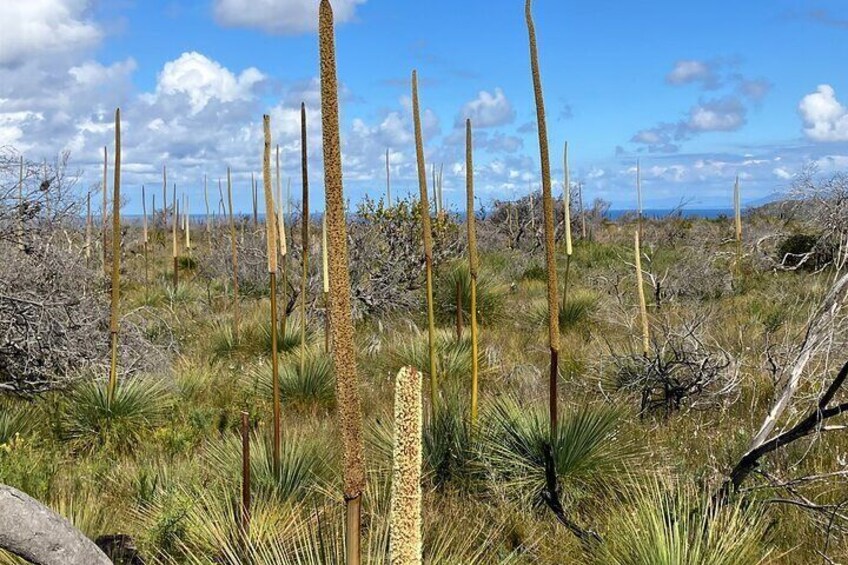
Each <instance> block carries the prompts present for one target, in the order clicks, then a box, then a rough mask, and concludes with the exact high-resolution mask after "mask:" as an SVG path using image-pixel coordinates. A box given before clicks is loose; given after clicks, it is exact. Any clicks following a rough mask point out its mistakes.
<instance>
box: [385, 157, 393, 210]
mask: <svg viewBox="0 0 848 565" xmlns="http://www.w3.org/2000/svg"><path fill="white" fill-rule="evenodd" d="M386 205H387V206H391V205H392V181H391V173H390V171H389V150H388V149H386Z"/></svg>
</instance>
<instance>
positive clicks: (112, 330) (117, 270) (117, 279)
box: [108, 108, 121, 402]
mask: <svg viewBox="0 0 848 565" xmlns="http://www.w3.org/2000/svg"><path fill="white" fill-rule="evenodd" d="M113 190H114V194H113V195H112V300H111V304H110V309H109V338H110V342H111V358H110V362H109V393H108V400H109V401H110V402H111V400H112V398H113V397H114V395H115V387H116V386H117V384H118V318H119V316H120V311H119V307H120V300H121V109H120V108H118V109H116V110H115V182H114V186H113Z"/></svg>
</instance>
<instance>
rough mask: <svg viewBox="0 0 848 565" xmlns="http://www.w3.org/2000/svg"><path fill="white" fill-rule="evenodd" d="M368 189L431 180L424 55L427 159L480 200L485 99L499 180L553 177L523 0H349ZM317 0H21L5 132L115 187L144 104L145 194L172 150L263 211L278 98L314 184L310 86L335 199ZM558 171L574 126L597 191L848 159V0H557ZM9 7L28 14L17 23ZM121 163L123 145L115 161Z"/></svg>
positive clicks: (316, 147)
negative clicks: (415, 94)
mask: <svg viewBox="0 0 848 565" xmlns="http://www.w3.org/2000/svg"><path fill="white" fill-rule="evenodd" d="M332 4H333V8H334V11H335V16H336V48H337V54H338V75H339V80H340V81H341V121H342V128H343V131H342V152H343V168H344V180H345V191H346V196H347V197H348V198H349V199H350V200H351V201H353V202H356V201H357V200H359V199H361V198H362V197H364V196H365V195H369V196H371V197H378V196H381V195H382V194H383V193H384V191H385V153H386V150H387V149H388V150H389V154H390V169H391V176H392V192H393V194H394V195H406V194H416V193H417V191H418V185H417V177H416V163H415V151H414V142H413V137H412V116H411V104H410V75H411V72H412V70H413V69H417V71H418V74H419V78H420V99H421V106H422V111H423V117H422V119H423V124H424V136H425V144H426V160H427V162H428V164H433V163H435V164H437V165H438V166H443V167H444V193H445V197H446V199H447V201H448V205H449V206H451V207H452V208H454V209H456V210H460V209H462V208H463V206H464V204H463V202H464V190H465V170H464V167H465V165H464V143H465V140H464V132H463V130H462V128H463V124H464V120H465V119H466V118H471V119H472V121H473V124H474V134H475V171H474V172H475V180H476V190H477V195H478V198H479V201H480V203H481V204H487V203H490V202H491V201H493V200H496V199H513V198H517V197H520V196H522V195H524V194H526V193H527V192H528V191H530V190H538V189H539V186H540V167H539V144H538V137H537V133H536V127H535V106H534V101H533V93H532V82H531V75H530V64H529V55H528V46H527V28H526V25H525V21H524V13H523V9H524V6H523V4H524V2H523V0H450V1H448V0H427V1H407V0H335V1H333V2H332ZM317 6H318V0H98V1H95V0H0V21H2V22H6V23H5V24H4V30H3V34H2V35H0V147H5V148H7V150H8V149H9V148H14V150H16V151H20V152H23V153H24V154H25V155H26V156H27V157H29V158H31V159H34V160H40V159H42V158H54V157H55V156H56V155H57V154H59V153H60V152H62V151H69V152H70V155H71V162H72V165H73V168H74V169H76V170H79V172H80V173H81V175H82V176H81V179H80V187H81V190H88V189H96V188H97V186H98V183H99V179H100V178H101V175H102V169H101V167H102V164H101V163H102V152H103V146H104V145H105V146H108V147H109V154H110V155H112V145H113V143H114V126H113V116H114V110H115V108H116V107H120V108H121V114H122V134H123V144H122V145H123V161H122V162H123V166H122V175H123V182H122V191H123V194H124V195H125V198H126V199H127V205H126V208H125V211H126V212H127V213H138V212H139V211H140V209H141V196H140V195H141V185H142V184H144V185H146V186H147V187H148V190H149V192H148V195H149V194H151V193H152V192H159V193H161V184H162V180H161V174H162V173H161V171H162V167H163V165H167V168H168V177H169V183H171V182H175V183H176V184H177V187H178V190H179V191H180V192H185V193H187V194H188V195H189V196H190V200H191V203H192V211H193V212H194V213H202V212H203V207H204V204H203V179H204V176H207V177H208V179H209V189H210V191H211V193H212V195H213V196H211V197H210V198H212V199H213V200H214V201H217V196H214V195H215V194H216V193H217V182H218V180H219V179H220V178H225V174H226V168H227V167H228V166H229V167H231V168H232V171H233V182H234V188H235V199H236V208H237V209H241V210H243V211H246V210H247V209H248V208H249V207H250V206H251V204H250V202H251V197H250V190H249V182H250V176H251V173H255V174H257V178H258V177H259V176H260V175H259V172H260V171H261V159H262V131H261V129H262V115H263V113H268V114H270V116H271V123H272V135H273V139H274V143H275V144H279V145H280V148H281V155H282V168H283V179H284V182H285V183H286V184H288V183H289V182H290V183H291V193H292V195H293V196H292V198H293V199H295V195H298V194H299V193H300V186H301V178H300V163H299V158H300V157H299V155H300V113H299V108H300V104H301V102H304V103H305V104H306V107H307V122H308V128H309V135H308V150H309V155H310V186H311V187H312V188H313V190H312V194H313V195H314V196H313V198H312V200H313V202H314V204H313V206H314V207H315V208H316V209H321V208H322V206H323V172H322V170H321V162H322V159H321V130H320V93H319V87H320V84H319V80H318V53H317V51H318V38H317V35H316V33H315V28H316V26H317ZM534 14H535V19H536V28H537V30H536V31H537V35H538V42H539V56H540V63H541V70H542V81H543V87H544V94H545V102H546V106H547V118H548V130H549V132H548V133H549V138H550V144H551V145H550V147H551V159H552V163H553V171H552V175H553V181H554V189H555V191H556V193H561V191H562V186H563V177H564V175H563V165H562V161H563V160H562V147H563V144H564V142H565V141H568V143H569V153H570V168H571V178H572V180H574V181H575V182H576V181H580V182H582V183H583V184H584V193H585V195H586V197H587V198H588V199H590V200H591V199H593V198H603V199H605V200H607V201H610V202H611V203H612V206H613V208H617V209H623V208H632V207H633V206H634V205H635V201H636V194H635V184H636V181H635V176H636V162H637V159H638V160H640V161H641V169H642V175H643V183H642V184H643V191H644V196H643V200H644V205H645V207H646V208H667V207H671V206H674V205H677V204H678V203H680V202H682V201H685V202H687V205H688V206H689V207H690V208H728V207H730V206H731V202H732V191H733V182H734V179H735V177H736V176H737V175H738V176H739V177H740V179H741V183H742V195H743V202H744V203H748V204H753V203H756V202H758V201H761V200H762V199H764V198H767V197H769V195H772V194H774V193H775V192H781V191H784V190H786V189H787V188H788V187H789V186H790V185H791V183H792V178H793V175H795V174H796V173H797V172H798V171H799V170H800V169H801V168H802V167H803V166H805V165H806V164H809V163H814V164H815V165H816V166H818V168H819V170H820V171H821V172H822V174H829V173H832V172H835V171H839V170H846V169H848V73H846V67H845V64H846V61H848V3H846V2H845V1H844V0H744V1H740V0H733V1H730V0H711V1H709V2H706V1H700V0H691V1H688V2H679V1H672V0H654V1H652V2H621V1H620V0H536V1H535V4H534ZM10 22H14V23H11V24H10ZM111 166H112V165H111V164H110V168H111Z"/></svg>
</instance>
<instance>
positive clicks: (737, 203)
mask: <svg viewBox="0 0 848 565" xmlns="http://www.w3.org/2000/svg"><path fill="white" fill-rule="evenodd" d="M733 219H734V223H735V235H736V273H737V274H738V273H739V266H740V264H741V263H742V192H741V189H740V188H739V175H736V183H735V184H734V185H733Z"/></svg>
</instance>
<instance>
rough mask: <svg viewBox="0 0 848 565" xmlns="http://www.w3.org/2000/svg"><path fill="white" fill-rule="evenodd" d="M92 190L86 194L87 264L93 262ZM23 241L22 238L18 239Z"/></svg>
mask: <svg viewBox="0 0 848 565" xmlns="http://www.w3.org/2000/svg"><path fill="white" fill-rule="evenodd" d="M91 230H92V227H91V192H89V193H88V194H86V195H85V266H86V267H88V266H90V265H89V263H90V262H91ZM18 241H21V239H18Z"/></svg>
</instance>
